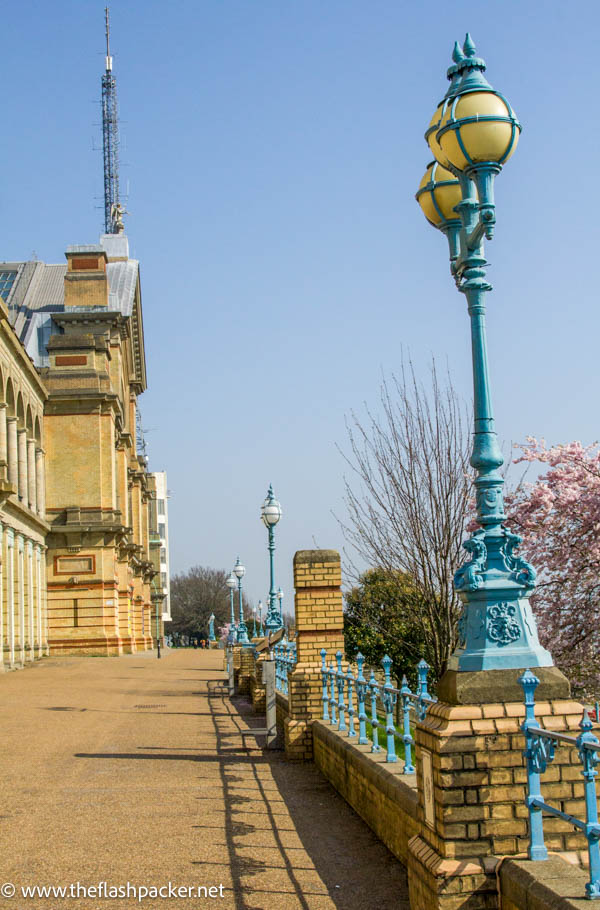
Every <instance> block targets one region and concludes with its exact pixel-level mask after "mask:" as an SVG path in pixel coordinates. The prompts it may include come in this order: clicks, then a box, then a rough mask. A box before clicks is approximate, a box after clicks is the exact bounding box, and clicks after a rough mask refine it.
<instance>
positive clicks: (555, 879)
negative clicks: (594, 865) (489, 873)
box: [498, 856, 593, 910]
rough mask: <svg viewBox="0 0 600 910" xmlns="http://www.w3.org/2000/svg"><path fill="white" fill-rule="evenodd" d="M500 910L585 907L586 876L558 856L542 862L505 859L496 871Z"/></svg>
mask: <svg viewBox="0 0 600 910" xmlns="http://www.w3.org/2000/svg"><path fill="white" fill-rule="evenodd" d="M498 878H499V882H500V894H501V895H502V910H550V908H552V910H575V908H577V910H589V907H590V906H593V905H590V902H589V900H587V899H586V898H585V897H584V895H585V885H586V882H587V881H588V875H587V874H586V873H585V872H583V870H581V869H577V868H575V867H574V866H572V865H567V863H565V861H564V859H562V858H561V857H559V856H550V857H549V858H548V859H547V860H544V861H543V862H531V860H523V859H508V860H505V861H504V862H503V863H502V865H501V866H500V868H499V870H498Z"/></svg>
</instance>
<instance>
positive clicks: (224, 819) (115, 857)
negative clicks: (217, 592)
mask: <svg viewBox="0 0 600 910" xmlns="http://www.w3.org/2000/svg"><path fill="white" fill-rule="evenodd" d="M224 681H225V674H224V673H223V671H222V652H216V651H212V652H208V651H194V650H179V651H171V652H167V654H166V656H165V657H164V659H162V660H160V661H158V660H157V659H156V655H155V654H141V655H129V656H127V657H122V658H87V659H86V658H49V659H46V660H45V661H43V662H42V663H41V664H38V665H35V666H32V667H29V668H27V669H25V670H22V671H18V672H13V673H7V674H3V675H0V780H1V786H0V792H1V801H0V886H1V885H2V883H13V884H14V885H15V886H16V888H17V893H16V895H15V897H14V898H12V899H3V898H2V897H0V908H2V910H4V908H7V910H8V908H10V910H28V908H40V910H41V908H44V910H60V908H69V910H71V908H72V910H92V908H94V910H98V908H100V910H108V908H111V910H120V908H134V907H138V906H139V907H142V908H144V907H145V908H152V910H155V908H164V910H171V908H178V910H188V908H189V910H191V908H194V910H197V908H204V907H206V908H210V907H215V908H216V907H221V908H224V910H336V908H337V910H378V908H388V910H408V907H409V905H408V898H407V888H406V876H405V873H404V870H403V868H402V866H401V865H400V864H399V863H398V862H397V861H396V860H395V859H394V858H393V857H392V855H391V854H390V853H389V852H388V851H387V850H386V849H385V847H383V846H382V845H381V844H380V843H379V841H378V840H377V839H376V838H375V836H374V835H373V834H372V832H371V831H370V829H369V828H368V827H367V826H366V825H364V824H363V822H362V821H361V820H360V819H359V818H358V817H357V816H356V815H355V814H354V813H353V812H352V810H351V809H350V808H349V807H348V806H347V805H346V803H345V802H344V801H343V800H342V799H341V798H340V797H339V796H338V795H337V794H336V793H335V791H334V790H333V789H332V788H331V787H330V786H329V784H328V783H327V782H326V781H325V779H324V778H323V777H322V776H321V774H320V773H319V772H318V771H317V770H316V768H315V767H314V766H313V765H295V764H291V763H289V762H286V761H285V759H284V757H283V756H282V754H281V753H263V752H262V750H261V749H259V748H257V744H256V740H255V738H253V737H244V738H242V737H241V736H240V730H242V729H247V728H248V727H249V726H260V725H261V723H264V721H261V718H258V717H256V716H255V715H254V714H253V713H252V712H251V709H250V708H249V706H248V705H247V703H246V701H245V700H244V699H234V700H233V702H232V701H231V700H230V699H229V698H228V697H227V695H226V691H225V684H224ZM78 882H79V883H80V887H79V893H80V896H79V897H77V896H75V895H76V894H77V891H76V889H77V883H78ZM99 882H106V883H107V885H106V886H103V887H106V888H108V887H110V886H113V887H115V888H117V887H119V886H122V887H125V886H126V885H127V883H128V882H129V883H130V886H135V887H136V888H139V887H140V886H142V887H145V888H148V889H150V888H152V887H155V888H159V887H163V889H165V890H164V891H163V893H164V894H167V895H168V888H169V883H171V889H173V887H175V888H177V887H185V888H186V889H188V888H190V887H193V889H194V891H193V896H189V892H188V893H187V894H186V895H185V896H179V897H177V896H175V897H174V896H171V897H169V896H166V897H151V896H147V897H146V898H145V899H144V900H142V901H141V902H138V898H137V897H135V896H133V894H132V893H131V888H130V897H129V898H127V897H116V898H115V899H109V898H108V897H104V896H98V895H93V894H92V895H91V896H88V897H84V896H83V895H82V886H85V887H90V886H92V887H93V886H96V887H97V886H98V883H99ZM35 885H41V886H63V887H67V888H68V887H69V886H71V885H73V886H74V891H73V895H74V896H65V897H64V898H59V897H48V898H45V899H43V898H23V897H22V896H21V893H20V889H21V887H23V886H25V887H27V886H35ZM198 886H205V887H206V888H210V887H213V889H214V891H213V894H218V893H219V890H221V892H222V894H223V896H222V897H219V896H215V897H213V898H210V897H204V896H201V897H198V896H197V895H198V891H197V888H198ZM220 886H222V887H220ZM0 890H1V888H0ZM199 893H200V894H201V895H203V892H202V891H200V892H199Z"/></svg>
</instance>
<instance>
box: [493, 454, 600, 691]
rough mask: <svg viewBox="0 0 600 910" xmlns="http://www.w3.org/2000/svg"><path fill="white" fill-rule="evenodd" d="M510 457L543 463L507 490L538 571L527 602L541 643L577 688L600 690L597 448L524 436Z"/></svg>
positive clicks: (512, 515) (512, 523)
mask: <svg viewBox="0 0 600 910" xmlns="http://www.w3.org/2000/svg"><path fill="white" fill-rule="evenodd" d="M517 448H519V449H521V452H522V454H521V455H520V456H519V457H518V458H516V459H515V464H518V463H522V462H541V463H542V464H545V465H548V470H547V471H546V473H545V474H543V475H541V476H540V477H539V478H538V479H537V481H536V482H535V483H525V482H521V483H520V484H519V485H518V487H517V489H516V490H515V491H514V492H513V493H510V494H509V495H507V497H506V506H507V509H506V511H507V515H508V521H507V524H508V526H509V527H511V528H512V529H513V530H515V531H517V533H519V534H520V535H521V536H522V537H523V544H522V547H521V551H522V553H523V555H524V556H525V557H526V558H527V560H528V561H529V562H531V563H532V564H533V566H534V567H535V568H536V570H537V572H538V581H537V585H536V588H535V591H534V592H533V594H532V596H531V604H532V607H533V610H534V612H535V614H536V617H537V621H538V629H539V633H540V640H541V642H542V644H543V645H544V646H545V647H546V648H548V649H549V651H550V652H551V654H552V656H553V657H554V660H555V662H556V664H557V666H559V667H560V669H561V670H562V671H563V672H564V673H565V674H566V675H567V677H568V678H569V679H570V680H571V683H572V684H573V687H574V690H575V692H577V693H579V694H586V695H589V696H598V695H600V648H599V644H600V447H599V446H598V444H594V445H591V446H582V445H581V443H579V442H571V443H568V444H566V445H556V446H552V447H550V448H548V447H547V446H546V443H545V441H544V440H543V439H542V440H537V439H534V438H533V437H528V439H527V442H526V443H525V444H524V445H520V446H517Z"/></svg>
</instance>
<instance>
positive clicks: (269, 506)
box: [261, 485, 283, 634]
mask: <svg viewBox="0 0 600 910" xmlns="http://www.w3.org/2000/svg"><path fill="white" fill-rule="evenodd" d="M261 518H262V520H263V522H264V523H265V527H266V529H267V531H268V532H269V544H268V546H269V566H270V577H271V586H270V589H269V605H268V610H267V618H266V619H265V630H266V632H267V634H271V633H272V632H276V631H277V629H281V627H282V625H283V623H282V621H281V617H280V616H279V611H278V609H277V592H276V591H275V577H274V570H273V553H274V552H275V525H276V524H277V522H278V521H279V519H280V518H281V505H280V504H279V503H278V502H277V500H276V499H275V496H274V495H273V487H272V485H269V492H268V493H267V498H266V499H265V501H264V502H263V504H262V509H261Z"/></svg>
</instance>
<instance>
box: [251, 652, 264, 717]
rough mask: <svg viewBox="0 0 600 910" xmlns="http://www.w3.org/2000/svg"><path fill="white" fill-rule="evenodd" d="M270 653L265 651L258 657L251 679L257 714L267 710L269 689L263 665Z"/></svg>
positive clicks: (254, 706)
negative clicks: (264, 676)
mask: <svg viewBox="0 0 600 910" xmlns="http://www.w3.org/2000/svg"><path fill="white" fill-rule="evenodd" d="M267 657H268V654H267V652H266V651H263V652H262V654H259V655H258V657H257V658H256V662H255V664H254V676H253V677H252V679H251V680H250V695H251V697H252V707H253V708H254V710H255V711H256V713H257V714H264V713H265V710H266V699H267V690H266V688H265V685H264V682H263V668H262V665H263V663H264V662H265V660H266V659H267Z"/></svg>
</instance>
